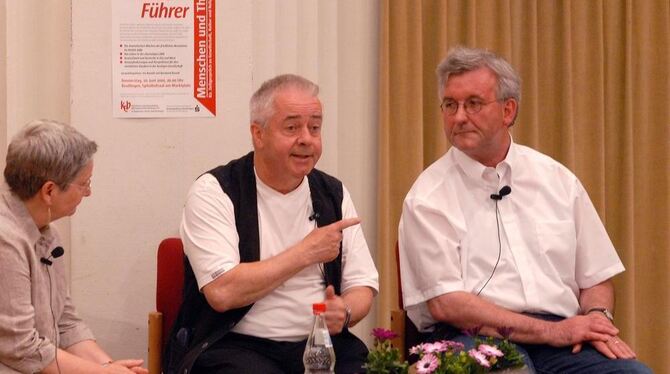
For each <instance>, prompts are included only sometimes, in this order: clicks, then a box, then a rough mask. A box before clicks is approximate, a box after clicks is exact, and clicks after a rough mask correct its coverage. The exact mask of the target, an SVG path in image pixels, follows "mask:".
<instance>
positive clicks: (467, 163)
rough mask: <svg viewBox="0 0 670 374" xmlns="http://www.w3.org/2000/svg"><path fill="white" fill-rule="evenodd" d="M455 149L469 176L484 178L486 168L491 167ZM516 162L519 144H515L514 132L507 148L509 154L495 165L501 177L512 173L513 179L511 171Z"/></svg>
mask: <svg viewBox="0 0 670 374" xmlns="http://www.w3.org/2000/svg"><path fill="white" fill-rule="evenodd" d="M453 151H454V159H455V161H456V163H457V164H458V165H459V166H460V168H461V169H462V170H463V172H464V173H465V175H467V176H468V178H471V179H473V180H481V179H482V178H484V174H485V172H486V170H487V169H489V168H488V167H487V166H484V165H483V164H481V163H480V162H479V161H476V160H474V159H472V158H470V156H468V155H466V154H465V153H464V152H463V151H461V150H460V149H458V148H456V147H453ZM516 162H517V145H516V144H514V139H513V138H512V134H510V145H509V149H508V150H507V155H506V156H505V159H504V160H502V161H500V163H499V164H498V165H496V167H495V169H496V171H497V172H498V174H499V176H500V178H501V179H503V178H504V177H505V176H506V174H507V173H510V176H509V180H511V173H512V170H514V166H515V164H516Z"/></svg>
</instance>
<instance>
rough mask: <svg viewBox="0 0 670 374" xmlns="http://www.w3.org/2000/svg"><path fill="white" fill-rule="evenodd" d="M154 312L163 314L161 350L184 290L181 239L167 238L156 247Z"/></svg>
mask: <svg viewBox="0 0 670 374" xmlns="http://www.w3.org/2000/svg"><path fill="white" fill-rule="evenodd" d="M157 256H158V258H157V264H158V267H157V271H156V310H157V311H159V312H161V313H163V348H164V347H165V342H166V341H167V337H168V336H169V334H170V329H171V328H172V325H173V324H174V321H175V319H176V318H177V313H179V307H180V306H181V302H182V293H183V292H182V291H183V289H184V247H183V245H182V242H181V239H179V238H168V239H165V240H163V241H162V242H161V244H160V245H159V246H158V255H157Z"/></svg>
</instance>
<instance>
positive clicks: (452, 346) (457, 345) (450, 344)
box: [442, 340, 465, 352]
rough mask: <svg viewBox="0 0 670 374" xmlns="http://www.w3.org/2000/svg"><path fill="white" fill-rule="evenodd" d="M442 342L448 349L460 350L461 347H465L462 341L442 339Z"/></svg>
mask: <svg viewBox="0 0 670 374" xmlns="http://www.w3.org/2000/svg"><path fill="white" fill-rule="evenodd" d="M442 342H443V343H444V344H445V345H446V346H447V349H448V350H452V351H456V352H460V351H462V350H463V348H465V346H464V345H463V343H459V342H455V341H452V340H443V341H442Z"/></svg>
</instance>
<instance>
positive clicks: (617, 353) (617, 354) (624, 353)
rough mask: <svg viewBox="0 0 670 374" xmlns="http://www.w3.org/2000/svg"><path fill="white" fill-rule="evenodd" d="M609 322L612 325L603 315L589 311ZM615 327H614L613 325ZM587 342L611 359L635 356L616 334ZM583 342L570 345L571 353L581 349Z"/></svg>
mask: <svg viewBox="0 0 670 374" xmlns="http://www.w3.org/2000/svg"><path fill="white" fill-rule="evenodd" d="M591 314H594V315H595V316H597V317H598V319H601V320H603V321H605V322H606V323H609V324H610V325H612V327H614V325H613V324H612V322H610V320H609V319H607V318H606V317H605V316H601V315H599V314H598V313H591ZM615 328H616V327H615ZM589 343H590V344H591V345H592V346H593V347H594V348H595V349H596V350H597V351H598V352H600V353H602V354H603V355H605V356H606V357H608V358H611V359H617V358H623V359H633V358H635V357H636V355H635V352H634V351H633V350H632V349H631V348H630V347H629V346H628V344H626V342H624V341H623V340H621V339H620V338H619V337H618V336H617V335H616V334H615V335H611V336H610V337H609V338H608V339H607V340H605V341H602V340H591V341H589ZM582 345H583V343H577V344H575V345H574V346H573V347H572V353H578V352H579V351H581V350H582Z"/></svg>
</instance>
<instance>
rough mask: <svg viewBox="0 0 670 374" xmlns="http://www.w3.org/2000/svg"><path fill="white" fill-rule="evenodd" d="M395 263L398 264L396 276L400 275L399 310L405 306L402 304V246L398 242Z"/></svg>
mask: <svg viewBox="0 0 670 374" xmlns="http://www.w3.org/2000/svg"><path fill="white" fill-rule="evenodd" d="M395 263H396V272H397V273H396V275H398V308H400V309H404V308H405V306H404V305H403V302H402V278H400V246H399V245H398V242H395Z"/></svg>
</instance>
